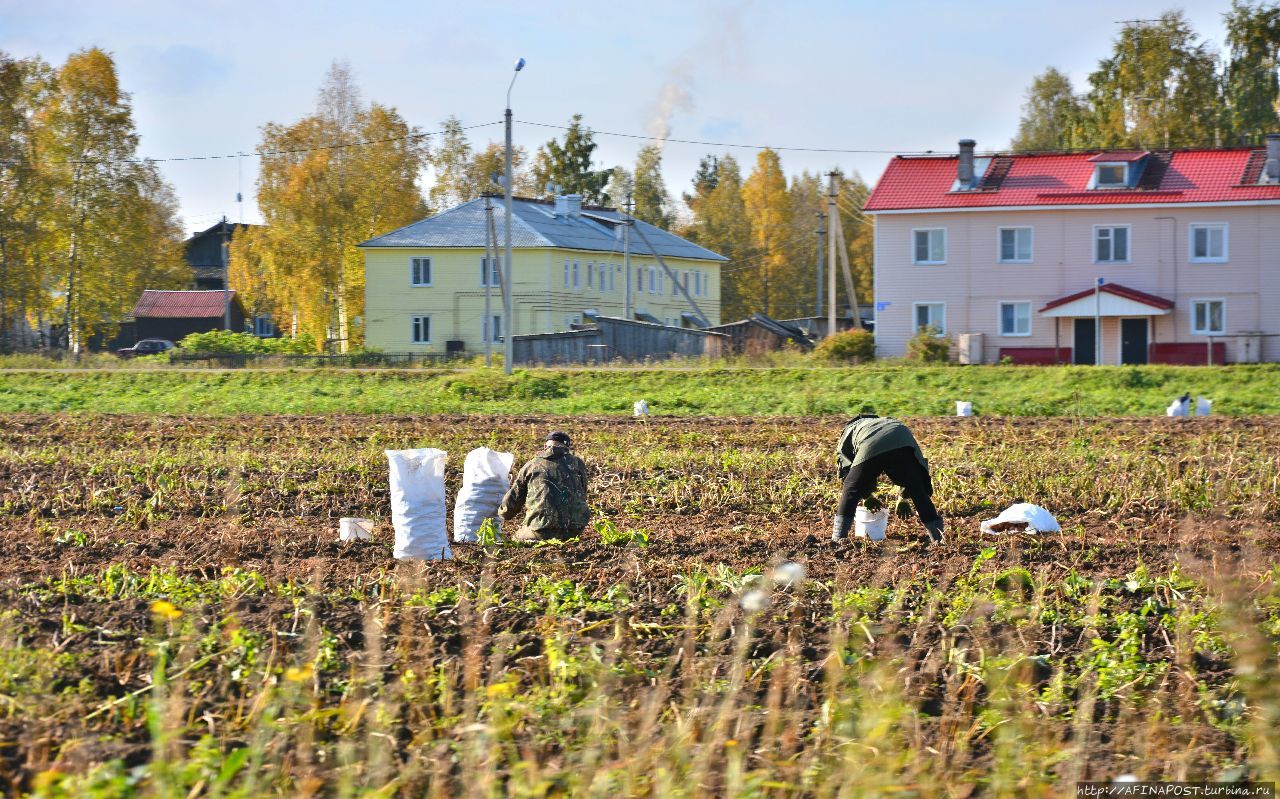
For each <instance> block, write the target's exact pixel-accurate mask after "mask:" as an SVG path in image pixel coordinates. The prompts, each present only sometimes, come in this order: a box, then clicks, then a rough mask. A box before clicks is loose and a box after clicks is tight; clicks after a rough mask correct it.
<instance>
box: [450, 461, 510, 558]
mask: <svg viewBox="0 0 1280 799" xmlns="http://www.w3.org/2000/svg"><path fill="white" fill-rule="evenodd" d="M515 460H516V456H515V455H513V454H511V453H510V452H497V451H495V450H492V449H489V448H488V447H480V448H478V449H473V450H471V451H470V452H468V453H467V459H466V461H464V462H463V464H462V489H461V490H460V491H458V498H457V499H456V500H454V503H453V540H454V541H455V542H458V543H474V542H476V541H478V540H480V526H481V525H483V524H484V520H485V519H493V522H494V524H495V525H497V527H496V529H497V530H501V529H502V526H501V524H502V523H501V522H499V521H498V506H499V505H501V504H502V497H503V496H504V495H506V493H507V489H508V488H510V487H511V479H510V474H511V465H512V464H513V463H515Z"/></svg>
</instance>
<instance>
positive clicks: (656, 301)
mask: <svg viewBox="0 0 1280 799" xmlns="http://www.w3.org/2000/svg"><path fill="white" fill-rule="evenodd" d="M483 256H484V250H483V249H480V248H447V249H446V248H410V247H395V248H365V250H364V258H365V345H366V346H367V347H370V348H372V349H377V350H381V351H383V352H444V351H445V342H446V341H450V340H460V341H462V342H464V347H465V348H466V351H467V352H469V353H477V352H483V351H484V338H483V319H484V286H482V285H481V282H480V281H481V271H480V262H481V259H482V258H483ZM415 257H428V258H431V285H430V286H412V285H411V284H410V263H411V260H410V259H412V258H415ZM512 257H513V260H514V261H515V281H514V283H513V287H514V289H515V293H514V301H513V305H514V312H515V317H516V318H515V332H516V334H517V335H521V334H525V333H552V332H555V331H559V330H567V329H568V323H569V322H570V321H572V320H575V319H576V320H577V321H584V320H583V317H582V314H583V312H584V311H586V310H588V309H593V310H595V311H597V312H598V313H600V314H601V315H603V316H623V315H624V303H625V293H624V278H625V272H624V266H623V258H622V254H621V253H612V254H611V253H600V252H588V251H574V250H562V249H551V248H542V249H517V250H515V251H514V253H513V256H512ZM566 259H567V260H568V261H569V266H570V280H569V285H568V286H567V287H566V286H565V281H564V262H565V260H566ZM663 260H665V261H666V263H667V266H668V267H669V268H670V269H672V270H674V271H676V272H677V273H683V272H684V271H685V270H689V269H698V270H701V271H702V273H703V275H704V283H705V286H704V290H703V294H702V296H697V295H695V296H694V301H695V302H697V303H698V306H699V307H700V308H701V309H702V312H703V313H704V314H705V315H706V316H707V317H708V321H709V322H710V323H711V324H713V325H715V324H719V323H720V321H721V320H720V263H719V262H717V261H702V260H695V259H686V258H666V257H664V259H663ZM575 261H576V262H577V263H578V283H577V286H576V287H575V286H574V284H573V280H572V269H573V264H574V262H575ZM602 262H603V263H605V264H606V265H607V266H608V267H609V268H612V269H613V283H612V286H613V288H612V290H610V289H609V288H608V287H606V288H605V290H604V291H601V289H600V286H599V285H598V284H599V279H598V276H599V265H600V264H601V263H602ZM588 265H591V267H592V281H591V285H590V286H588V285H587V280H586V269H587V266H588ZM650 267H654V268H657V269H658V271H659V272H660V271H661V267H659V266H658V263H657V260H656V259H654V258H652V257H649V256H632V258H631V270H632V278H631V280H632V281H633V282H632V286H633V291H634V294H633V298H632V306H633V308H634V309H635V310H636V311H645V312H648V313H650V314H653V315H654V316H655V317H657V318H658V319H660V320H671V321H673V322H674V323H676V324H679V320H680V314H681V313H683V312H685V311H689V310H690V308H689V305H688V303H686V302H685V299H684V296H683V295H682V294H680V293H679V292H678V291H676V290H675V288H674V286H673V285H672V282H671V280H670V279H669V278H667V277H666V276H665V275H664V276H663V279H662V292H661V293H656V292H655V293H650V291H649V281H648V274H649V269H650ZM608 274H609V273H608V272H606V278H607V277H608ZM638 274H639V275H643V276H644V286H643V290H635V289H634V287H635V285H636V283H635V281H636V280H637V275H638ZM655 288H656V286H655ZM689 292H690V294H693V284H692V283H690V285H689ZM490 302H491V309H492V313H493V314H494V315H495V316H501V315H502V294H501V291H500V290H499V289H498V287H497V286H494V287H493V289H492V294H491V300H490ZM419 315H425V316H430V317H431V341H430V342H428V343H425V344H415V343H414V342H413V341H412V322H411V321H410V320H411V317H413V316H419ZM503 332H505V331H503Z"/></svg>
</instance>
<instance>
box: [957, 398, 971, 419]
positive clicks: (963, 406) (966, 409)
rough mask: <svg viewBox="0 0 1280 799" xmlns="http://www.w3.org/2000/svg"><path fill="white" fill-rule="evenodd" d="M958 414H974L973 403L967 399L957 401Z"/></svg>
mask: <svg viewBox="0 0 1280 799" xmlns="http://www.w3.org/2000/svg"><path fill="white" fill-rule="evenodd" d="M956 416H973V403H972V402H966V401H965V400H957V401H956Z"/></svg>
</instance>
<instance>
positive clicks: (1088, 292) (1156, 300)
mask: <svg viewBox="0 0 1280 799" xmlns="http://www.w3.org/2000/svg"><path fill="white" fill-rule="evenodd" d="M1099 291H1101V292H1102V293H1103V294H1114V295H1116V296H1117V297H1124V298H1125V299H1126V300H1133V301H1134V302H1140V303H1142V304H1143V305H1150V306H1151V307H1152V308H1159V309H1160V310H1162V311H1167V310H1169V309H1171V308H1173V300H1166V299H1165V298H1164V297H1157V296H1156V295H1154V294H1148V293H1146V292H1145V291H1138V290H1137V289H1131V288H1129V287H1128V286H1122V285H1120V284H1119V283H1103V284H1102V288H1100V289H1099ZM1092 296H1093V289H1085V290H1084V291H1077V292H1076V293H1075V294H1069V295H1067V296H1066V297H1059V298H1058V299H1056V300H1054V301H1053V302H1050V303H1047V304H1046V305H1045V306H1044V307H1043V308H1041V309H1040V310H1039V313H1044V312H1045V311H1048V310H1051V309H1053V308H1057V307H1058V306H1060V305H1066V304H1067V303H1069V302H1075V301H1076V300H1080V299H1084V298H1085V297H1092Z"/></svg>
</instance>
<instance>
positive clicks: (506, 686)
mask: <svg viewBox="0 0 1280 799" xmlns="http://www.w3.org/2000/svg"><path fill="white" fill-rule="evenodd" d="M484 692H485V695H486V696H488V697H489V698H490V699H497V698H499V697H504V698H505V697H508V696H511V695H512V694H514V693H515V692H516V685H515V683H513V682H496V683H494V684H493V685H490V686H489V687H488V688H485V689H484Z"/></svg>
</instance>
